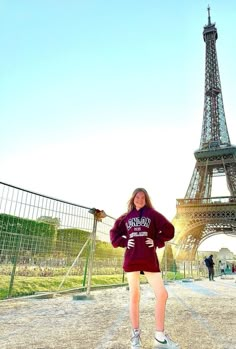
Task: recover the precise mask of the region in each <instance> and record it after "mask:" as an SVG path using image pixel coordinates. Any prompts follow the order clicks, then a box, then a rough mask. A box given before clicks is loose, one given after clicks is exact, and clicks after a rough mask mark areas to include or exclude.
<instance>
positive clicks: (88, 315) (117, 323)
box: [0, 277, 236, 349]
mask: <svg viewBox="0 0 236 349" xmlns="http://www.w3.org/2000/svg"><path fill="white" fill-rule="evenodd" d="M166 287H167V290H168V293H169V299H168V303H167V311H166V331H167V332H168V333H169V334H170V336H171V337H172V338H173V339H174V340H175V341H178V343H179V344H180V347H181V349H236V277H234V278H231V279H220V278H217V279H216V281H215V282H212V281H211V282H209V281H208V280H201V281H192V282H181V281H176V282H173V283H169V284H167V285H166ZM91 295H92V296H93V297H92V299H82V300H81V299H80V300H78V299H76V296H75V295H74V296H73V295H72V294H67V295H63V296H56V297H53V298H51V299H36V298H24V299H20V300H17V301H16V300H10V301H3V302H1V303H0V348H1V349H87V348H90V349H127V348H130V345H129V339H130V323H129V316H128V290H127V289H126V287H119V288H113V289H103V290H97V291H92V292H91ZM154 303H155V299H154V296H153V293H152V290H151V289H150V288H149V286H148V285H142V286H141V307H140V312H141V319H140V322H141V326H140V327H141V330H142V343H143V348H144V349H148V348H150V349H151V348H152V347H153V346H152V345H153V334H154V330H155V328H154Z"/></svg>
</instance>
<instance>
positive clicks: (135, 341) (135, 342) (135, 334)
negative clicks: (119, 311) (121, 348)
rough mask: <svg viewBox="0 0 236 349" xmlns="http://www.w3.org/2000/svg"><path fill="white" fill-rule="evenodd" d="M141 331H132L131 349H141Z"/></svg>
mask: <svg viewBox="0 0 236 349" xmlns="http://www.w3.org/2000/svg"><path fill="white" fill-rule="evenodd" d="M140 334H141V331H140V330H132V337H131V340H130V342H131V349H136V348H141V346H142V345H141V338H140Z"/></svg>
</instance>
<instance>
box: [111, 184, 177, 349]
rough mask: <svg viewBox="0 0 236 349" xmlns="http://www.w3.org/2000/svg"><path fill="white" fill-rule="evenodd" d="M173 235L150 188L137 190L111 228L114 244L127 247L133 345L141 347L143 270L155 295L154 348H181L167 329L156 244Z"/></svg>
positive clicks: (164, 296) (164, 291)
mask: <svg viewBox="0 0 236 349" xmlns="http://www.w3.org/2000/svg"><path fill="white" fill-rule="evenodd" d="M173 237H174V226H173V225H172V224H171V223H170V222H169V221H168V220H167V219H166V218H165V217H164V216H163V215H162V214H160V213H159V212H157V211H156V210H155V209H154V208H153V206H152V203H151V200H150V197H149V195H148V193H147V191H146V190H145V189H143V188H137V189H135V190H134V192H133V194H132V196H131V198H130V200H129V201H128V210H127V212H126V213H125V214H123V215H122V216H121V217H119V218H118V219H117V220H116V221H115V224H114V226H113V228H112V229H111V231H110V239H111V243H112V245H113V247H124V248H126V250H125V255H124V263H123V269H124V271H125V272H126V273H127V279H128V283H129V292H130V305H129V313H130V320H131V325H132V338H131V348H132V349H136V348H140V347H141V339H140V334H141V331H140V327H139V303H140V274H141V273H142V274H144V275H145V277H146V278H147V281H148V283H149V284H150V286H151V287H152V289H153V291H154V294H155V298H156V305H155V322H156V331H155V336H154V348H163V349H178V348H179V346H178V344H176V343H174V342H173V341H172V340H171V339H170V337H169V336H168V335H167V333H166V332H165V328H164V319H165V309H166V301H167V298H168V293H167V291H166V288H165V286H164V283H163V280H162V275H161V272H160V267H159V262H158V258H157V254H156V248H157V247H159V248H161V247H164V246H165V242H166V241H168V240H171V239H172V238H173Z"/></svg>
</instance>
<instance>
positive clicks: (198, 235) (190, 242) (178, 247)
mask: <svg viewBox="0 0 236 349" xmlns="http://www.w3.org/2000/svg"><path fill="white" fill-rule="evenodd" d="M172 223H173V225H174V226H175V231H176V233H175V238H174V241H173V242H174V243H173V245H172V252H173V255H174V258H175V260H188V261H193V260H195V256H196V253H197V250H198V247H199V246H200V244H201V243H202V242H203V241H204V240H206V239H207V238H209V237H211V236H213V235H219V234H226V235H232V236H235V237H236V197H232V196H230V197H218V198H216V197H215V198H203V199H179V200H177V205H176V215H175V217H174V218H173V220H172Z"/></svg>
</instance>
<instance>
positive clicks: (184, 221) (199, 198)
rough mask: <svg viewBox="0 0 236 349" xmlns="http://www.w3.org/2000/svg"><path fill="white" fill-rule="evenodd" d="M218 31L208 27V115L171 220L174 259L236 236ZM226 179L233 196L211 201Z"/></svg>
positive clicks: (234, 175)
mask: <svg viewBox="0 0 236 349" xmlns="http://www.w3.org/2000/svg"><path fill="white" fill-rule="evenodd" d="M217 38H218V33H217V29H216V27H215V24H214V23H211V17H210V8H209V7H208V24H207V25H205V26H204V30H203V39H204V42H205V45H206V57H205V91H204V113H203V123H202V133H201V140H200V147H199V149H198V150H197V151H195V153H194V156H195V159H196V164H195V168H194V170H193V174H192V178H191V180H190V183H189V186H188V189H187V192H186V194H185V197H184V199H177V206H176V208H177V212H176V216H175V217H174V219H173V223H174V225H175V227H176V232H177V233H176V238H175V242H176V244H177V245H178V250H176V258H180V259H182V258H185V259H186V258H189V259H191V260H192V259H194V257H195V254H196V251H197V249H198V246H199V245H200V243H201V242H202V241H203V240H205V239H207V238H208V237H210V236H212V235H215V234H219V233H225V234H230V235H235V236H236V147H235V146H232V145H231V142H230V137H229V132H228V128H227V124H226V118H225V112H224V104H223V97H222V89H221V82H220V73H219V66H218V59H217V52H216V40H217ZM216 176H224V177H225V179H226V183H227V187H228V190H229V196H224V197H212V182H213V177H216Z"/></svg>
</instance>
